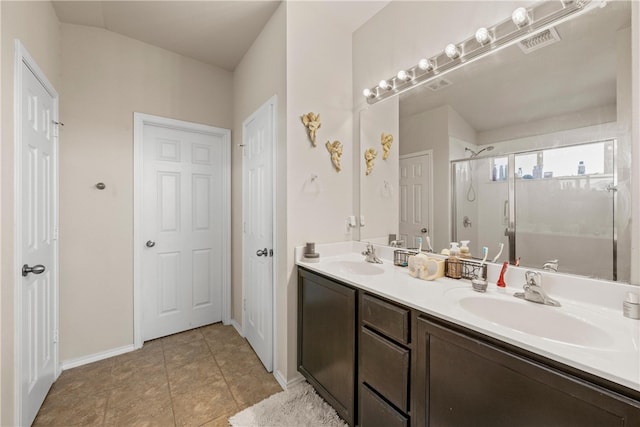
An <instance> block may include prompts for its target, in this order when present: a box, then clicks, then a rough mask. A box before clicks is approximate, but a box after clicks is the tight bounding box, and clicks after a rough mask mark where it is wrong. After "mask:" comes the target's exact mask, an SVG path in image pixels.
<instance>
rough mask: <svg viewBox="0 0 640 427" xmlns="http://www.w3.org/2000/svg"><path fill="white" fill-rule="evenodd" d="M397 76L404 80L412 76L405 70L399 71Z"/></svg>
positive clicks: (406, 80)
mask: <svg viewBox="0 0 640 427" xmlns="http://www.w3.org/2000/svg"><path fill="white" fill-rule="evenodd" d="M396 77H398V80H400V81H403V82H408V81H409V80H411V76H410V75H409V73H407V72H406V71H405V70H400V71H398V75H397V76H396Z"/></svg>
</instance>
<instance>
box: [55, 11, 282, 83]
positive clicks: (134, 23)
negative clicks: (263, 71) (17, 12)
mask: <svg viewBox="0 0 640 427" xmlns="http://www.w3.org/2000/svg"><path fill="white" fill-rule="evenodd" d="M279 4H280V1H271V0H263V1H54V2H53V6H54V8H55V11H56V14H57V15H58V19H59V20H60V22H65V23H70V24H79V25H87V26H92V27H98V28H104V29H106V30H109V31H113V32H115V33H118V34H122V35H124V36H127V37H131V38H133V39H136V40H140V41H143V42H145V43H149V44H151V45H154V46H158V47H161V48H163V49H167V50H170V51H172V52H176V53H179V54H181V55H184V56H187V57H190V58H194V59H197V60H199V61H201V62H204V63H207V64H211V65H215V66H217V67H220V68H223V69H225V70H228V71H233V70H234V69H235V67H236V66H237V65H238V63H239V62H240V60H241V59H242V57H243V56H244V54H245V53H246V51H247V50H248V49H249V48H250V47H251V44H252V43H253V41H254V40H255V39H256V37H257V36H258V35H259V34H260V31H261V30H262V28H263V27H264V25H265V24H266V23H267V21H268V20H269V18H270V17H271V15H272V14H273V12H274V11H275V10H276V8H277V7H278V5H279Z"/></svg>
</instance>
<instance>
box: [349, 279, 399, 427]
mask: <svg viewBox="0 0 640 427" xmlns="http://www.w3.org/2000/svg"><path fill="white" fill-rule="evenodd" d="M360 319H361V320H360V344H359V347H358V348H359V351H358V360H359V363H358V368H359V369H358V377H359V386H360V387H359V392H360V394H359V412H358V413H359V417H358V418H359V425H360V426H362V427H375V426H388V427H396V426H397V427H402V426H408V425H409V415H410V411H409V409H410V408H409V403H410V386H409V379H410V368H411V348H410V345H411V340H410V337H411V336H410V322H411V311H410V310H409V309H407V308H405V307H403V306H400V305H397V304H394V303H391V302H388V301H385V300H383V299H380V298H378V297H375V296H373V295H369V294H366V293H362V292H361V293H360Z"/></svg>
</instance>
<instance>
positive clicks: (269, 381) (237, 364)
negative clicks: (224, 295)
mask: <svg viewBox="0 0 640 427" xmlns="http://www.w3.org/2000/svg"><path fill="white" fill-rule="evenodd" d="M281 390H282V389H281V388H280V386H279V385H278V383H277V382H276V381H275V379H274V378H273V375H271V374H270V373H268V372H267V371H266V370H265V369H264V367H263V366H262V364H261V363H260V361H259V360H258V357H257V356H256V354H255V353H254V352H253V350H252V349H251V347H250V346H249V344H248V343H247V341H246V340H245V339H244V338H242V337H240V335H238V333H237V332H236V331H235V329H234V328H233V327H232V326H223V325H222V324H219V323H217V324H214V325H210V326H205V327H202V328H198V329H194V330H191V331H187V332H183V333H180V334H176V335H171V336H168V337H164V338H160V339H157V340H154V341H150V342H147V343H145V345H144V346H143V348H142V349H140V350H137V351H134V352H130V353H126V354H123V355H120V356H116V357H112V358H110V359H106V360H102V361H99V362H95V363H91V364H88V365H84V366H80V367H78V368H74V369H70V370H68V371H64V372H63V373H62V375H60V378H58V381H56V382H55V384H54V385H53V387H52V388H51V391H49V394H48V395H47V398H46V399H45V401H44V404H43V405H42V408H41V409H40V412H39V413H38V416H37V417H36V420H35V422H34V424H33V425H34V426H36V427H42V426H65V427H67V426H118V427H124V426H206V427H214V426H228V423H227V419H228V418H229V416H231V415H233V414H235V413H236V412H238V411H240V410H242V409H244V408H246V407H249V406H251V405H253V404H255V403H257V402H259V401H261V400H263V399H264V398H266V397H268V396H270V395H272V394H274V393H277V392H279V391H281Z"/></svg>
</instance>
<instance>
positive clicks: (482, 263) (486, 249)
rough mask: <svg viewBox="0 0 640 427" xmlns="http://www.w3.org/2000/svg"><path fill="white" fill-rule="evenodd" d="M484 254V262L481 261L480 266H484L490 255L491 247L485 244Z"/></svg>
mask: <svg viewBox="0 0 640 427" xmlns="http://www.w3.org/2000/svg"><path fill="white" fill-rule="evenodd" d="M482 255H483V256H484V258H482V262H481V263H480V268H482V266H483V265H484V263H485V262H487V256H488V255H489V248H487V247H486V246H483V247H482Z"/></svg>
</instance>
